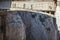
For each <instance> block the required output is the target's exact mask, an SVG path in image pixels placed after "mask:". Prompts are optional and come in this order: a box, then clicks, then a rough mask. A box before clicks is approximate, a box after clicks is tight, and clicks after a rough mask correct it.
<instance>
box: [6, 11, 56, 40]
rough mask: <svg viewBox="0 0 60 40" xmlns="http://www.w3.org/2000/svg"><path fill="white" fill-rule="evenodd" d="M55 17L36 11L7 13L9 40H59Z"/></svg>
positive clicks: (7, 34) (7, 36)
mask: <svg viewBox="0 0 60 40" xmlns="http://www.w3.org/2000/svg"><path fill="white" fill-rule="evenodd" d="M54 19H55V18H53V17H51V16H48V15H45V14H42V13H35V12H27V11H18V12H12V13H8V14H7V15H6V38H7V40H57V26H56V23H55V22H54V21H53V20H54Z"/></svg>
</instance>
